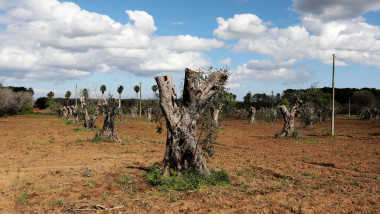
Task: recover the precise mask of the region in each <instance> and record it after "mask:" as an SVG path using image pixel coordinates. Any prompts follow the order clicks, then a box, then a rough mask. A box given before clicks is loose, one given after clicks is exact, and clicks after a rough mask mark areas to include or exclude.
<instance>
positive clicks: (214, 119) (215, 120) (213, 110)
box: [210, 104, 223, 127]
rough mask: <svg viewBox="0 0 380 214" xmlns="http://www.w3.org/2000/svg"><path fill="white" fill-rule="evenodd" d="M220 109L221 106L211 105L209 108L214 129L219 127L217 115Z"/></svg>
mask: <svg viewBox="0 0 380 214" xmlns="http://www.w3.org/2000/svg"><path fill="white" fill-rule="evenodd" d="M222 108H223V104H220V105H218V106H215V105H213V106H211V107H210V111H211V118H212V123H213V125H214V126H215V127H219V113H220V110H221V109H222Z"/></svg>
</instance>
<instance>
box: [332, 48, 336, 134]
mask: <svg viewBox="0 0 380 214" xmlns="http://www.w3.org/2000/svg"><path fill="white" fill-rule="evenodd" d="M334 84H335V54H333V76H332V111H331V112H332V113H331V136H334V122H335V121H334V119H335V103H334V100H335V86H334Z"/></svg>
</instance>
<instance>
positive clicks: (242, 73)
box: [214, 14, 380, 82]
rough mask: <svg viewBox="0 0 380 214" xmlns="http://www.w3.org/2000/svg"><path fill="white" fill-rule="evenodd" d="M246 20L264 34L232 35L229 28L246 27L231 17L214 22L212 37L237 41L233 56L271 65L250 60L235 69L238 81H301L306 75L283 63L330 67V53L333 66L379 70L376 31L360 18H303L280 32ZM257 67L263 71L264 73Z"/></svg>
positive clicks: (379, 48)
mask: <svg viewBox="0 0 380 214" xmlns="http://www.w3.org/2000/svg"><path fill="white" fill-rule="evenodd" d="M242 16H245V17H247V14H243V15H242ZM248 17H255V18H254V20H255V23H259V24H258V25H259V27H257V29H265V30H259V31H256V32H255V33H252V32H251V30H252V29H250V30H249V31H248V30H247V31H237V30H234V31H233V30H231V29H234V28H233V26H248V25H247V24H245V23H246V21H241V16H239V15H235V16H234V18H230V19H228V20H227V21H225V20H224V19H222V18H218V19H217V20H218V24H219V26H218V28H217V29H216V30H215V31H214V34H215V35H216V36H218V37H219V38H222V39H226V40H233V39H238V41H237V43H235V44H234V45H233V48H232V49H233V50H234V51H236V52H246V53H255V54H261V55H265V56H267V57H268V58H273V59H274V61H273V62H269V61H265V60H264V61H258V60H251V61H250V62H248V63H246V64H244V65H242V66H240V67H238V69H237V76H239V77H238V78H247V77H251V78H255V79H259V80H275V79H277V80H284V81H285V82H289V81H290V82H292V81H294V80H296V81H304V80H305V79H307V78H309V77H310V73H309V72H308V71H300V72H296V71H295V70H294V65H292V66H290V67H288V66H285V65H284V62H290V61H291V60H297V61H300V60H304V59H313V60H317V61H320V62H322V63H325V64H331V63H332V54H334V53H335V54H336V65H347V64H348V63H357V64H361V65H371V66H376V67H378V68H380V40H379V38H380V27H379V26H375V25H371V24H368V23H366V21H365V19H363V18H361V17H358V18H355V19H341V20H336V21H328V22H324V21H323V20H321V19H319V18H316V17H313V16H305V17H303V18H302V20H301V23H300V24H298V25H294V26H289V27H287V28H282V29H280V28H278V27H271V28H268V27H266V26H265V25H264V24H263V22H262V21H261V20H257V19H258V17H256V16H248ZM241 29H244V28H241ZM248 35H249V36H248ZM261 67H266V68H265V72H264V70H263V69H264V68H261Z"/></svg>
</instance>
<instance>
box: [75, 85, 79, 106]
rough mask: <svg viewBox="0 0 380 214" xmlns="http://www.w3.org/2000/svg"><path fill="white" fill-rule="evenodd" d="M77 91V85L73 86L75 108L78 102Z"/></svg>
mask: <svg viewBox="0 0 380 214" xmlns="http://www.w3.org/2000/svg"><path fill="white" fill-rule="evenodd" d="M77 91H78V84H75V107H77V104H78V101H77Z"/></svg>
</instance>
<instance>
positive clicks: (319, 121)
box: [317, 110, 323, 123]
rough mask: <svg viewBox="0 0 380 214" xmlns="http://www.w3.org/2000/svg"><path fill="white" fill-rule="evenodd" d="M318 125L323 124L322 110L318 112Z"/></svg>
mask: <svg viewBox="0 0 380 214" xmlns="http://www.w3.org/2000/svg"><path fill="white" fill-rule="evenodd" d="M317 117H318V123H323V116H322V110H318V111H317Z"/></svg>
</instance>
